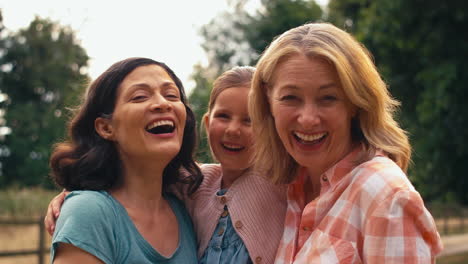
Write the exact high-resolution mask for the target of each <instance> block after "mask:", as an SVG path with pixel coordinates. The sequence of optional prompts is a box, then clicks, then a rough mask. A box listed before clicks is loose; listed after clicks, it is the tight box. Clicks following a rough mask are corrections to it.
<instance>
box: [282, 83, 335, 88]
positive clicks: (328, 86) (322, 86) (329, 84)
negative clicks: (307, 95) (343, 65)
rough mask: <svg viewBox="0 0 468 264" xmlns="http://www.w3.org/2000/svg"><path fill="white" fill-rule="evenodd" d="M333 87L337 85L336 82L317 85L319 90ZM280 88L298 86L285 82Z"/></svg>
mask: <svg viewBox="0 0 468 264" xmlns="http://www.w3.org/2000/svg"><path fill="white" fill-rule="evenodd" d="M334 87H337V84H336V83H335V82H330V83H326V84H324V85H321V86H320V87H319V90H325V89H329V88H334ZM280 89H281V90H283V89H291V90H299V89H300V88H299V87H298V86H297V85H294V84H286V85H284V86H282V87H281V88H280Z"/></svg>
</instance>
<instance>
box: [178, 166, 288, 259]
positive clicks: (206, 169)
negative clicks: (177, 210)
mask: <svg viewBox="0 0 468 264" xmlns="http://www.w3.org/2000/svg"><path fill="white" fill-rule="evenodd" d="M201 170H202V173H203V176H204V179H203V182H202V184H201V186H200V188H198V190H197V191H196V192H195V193H194V194H193V196H192V197H191V198H189V197H182V199H183V200H184V203H185V206H186V207H187V210H188V211H189V213H190V216H191V217H192V221H193V224H194V228H195V232H196V234H197V240H198V257H199V258H200V257H201V256H202V254H203V252H204V251H205V249H206V247H207V246H208V242H209V241H210V239H211V237H212V235H213V232H214V231H215V228H216V225H217V223H218V221H219V218H220V216H221V214H222V213H223V211H224V205H227V208H228V211H229V214H230V216H231V220H232V223H233V226H234V228H235V229H236V232H237V233H238V234H239V236H240V238H241V239H242V241H243V242H244V244H245V246H246V248H247V250H248V252H249V255H250V258H251V259H252V261H253V262H254V263H273V262H274V259H275V255H276V250H277V248H278V244H279V241H280V239H281V236H282V235H283V225H284V216H285V212H286V187H285V186H277V185H274V184H272V183H270V182H269V181H268V180H267V179H265V178H264V177H262V176H260V175H258V174H257V173H255V172H253V171H248V172H246V174H245V175H243V176H241V177H240V178H239V179H237V180H236V181H235V182H234V183H233V184H232V185H231V187H229V189H228V191H227V192H226V194H225V195H223V196H217V195H216V193H217V192H218V191H219V190H220V188H221V177H222V170H221V167H220V165H219V164H203V165H202V166H201Z"/></svg>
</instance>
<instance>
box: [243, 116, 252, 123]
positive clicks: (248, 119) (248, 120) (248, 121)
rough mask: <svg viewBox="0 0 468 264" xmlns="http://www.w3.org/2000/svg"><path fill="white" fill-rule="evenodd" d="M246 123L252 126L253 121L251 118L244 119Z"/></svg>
mask: <svg viewBox="0 0 468 264" xmlns="http://www.w3.org/2000/svg"><path fill="white" fill-rule="evenodd" d="M243 121H244V123H245V124H247V125H250V124H251V122H252V121H250V117H247V118H244V120H243Z"/></svg>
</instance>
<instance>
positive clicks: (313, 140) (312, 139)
mask: <svg viewBox="0 0 468 264" xmlns="http://www.w3.org/2000/svg"><path fill="white" fill-rule="evenodd" d="M327 136H328V133H327V132H323V133H317V134H312V135H308V134H304V133H300V132H293V137H294V138H295V139H296V141H298V142H299V143H301V144H304V145H315V144H319V143H321V142H322V141H323V140H324V139H325V138H326V137H327Z"/></svg>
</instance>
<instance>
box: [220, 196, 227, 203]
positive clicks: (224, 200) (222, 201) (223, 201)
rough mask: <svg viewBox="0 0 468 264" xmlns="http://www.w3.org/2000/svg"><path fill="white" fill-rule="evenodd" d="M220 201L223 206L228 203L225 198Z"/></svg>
mask: <svg viewBox="0 0 468 264" xmlns="http://www.w3.org/2000/svg"><path fill="white" fill-rule="evenodd" d="M220 200H221V203H222V204H226V202H227V199H226V197H224V196H222V197H221V199H220Z"/></svg>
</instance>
